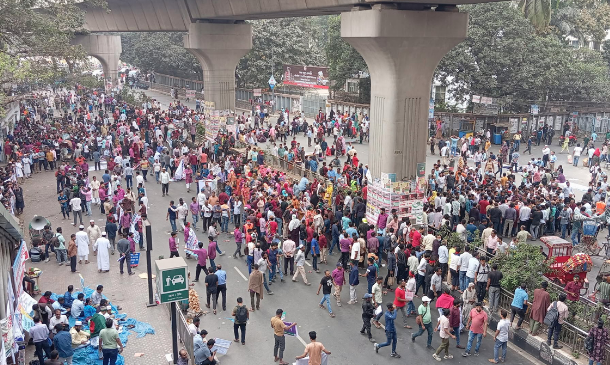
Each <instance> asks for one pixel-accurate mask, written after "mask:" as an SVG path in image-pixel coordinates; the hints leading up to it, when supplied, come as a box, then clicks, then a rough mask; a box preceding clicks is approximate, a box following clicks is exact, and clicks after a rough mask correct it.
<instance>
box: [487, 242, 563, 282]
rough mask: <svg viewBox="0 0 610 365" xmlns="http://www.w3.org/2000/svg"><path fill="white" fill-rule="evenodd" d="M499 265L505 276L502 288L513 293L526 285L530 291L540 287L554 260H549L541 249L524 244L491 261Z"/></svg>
mask: <svg viewBox="0 0 610 365" xmlns="http://www.w3.org/2000/svg"><path fill="white" fill-rule="evenodd" d="M491 264H498V270H500V271H501V272H502V274H503V279H502V282H501V284H502V287H503V288H504V289H506V290H508V291H510V292H511V293H512V292H514V291H515V289H516V288H517V287H518V286H519V285H521V284H522V283H525V284H526V285H527V288H528V289H529V290H533V289H535V288H538V287H539V286H540V283H541V281H542V280H544V279H543V278H542V277H543V276H544V274H546V273H547V272H549V268H550V265H551V264H552V260H547V259H546V257H545V256H544V255H543V254H542V252H540V247H538V246H532V245H528V244H527V243H522V244H519V245H517V247H516V248H514V249H511V250H509V251H507V253H505V254H498V255H496V257H494V258H493V260H491Z"/></svg>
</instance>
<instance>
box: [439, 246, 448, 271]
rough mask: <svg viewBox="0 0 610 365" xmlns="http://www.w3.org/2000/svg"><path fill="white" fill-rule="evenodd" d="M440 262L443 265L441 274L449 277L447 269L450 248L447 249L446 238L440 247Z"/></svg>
mask: <svg viewBox="0 0 610 365" xmlns="http://www.w3.org/2000/svg"><path fill="white" fill-rule="evenodd" d="M438 263H439V264H440V265H441V270H442V271H443V272H442V274H441V276H442V277H443V279H444V278H446V277H447V269H448V263H449V250H448V249H447V241H446V240H442V241H441V245H440V246H439V248H438Z"/></svg>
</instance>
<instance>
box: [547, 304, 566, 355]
mask: <svg viewBox="0 0 610 365" xmlns="http://www.w3.org/2000/svg"><path fill="white" fill-rule="evenodd" d="M565 301H566V294H565V293H561V294H559V298H558V300H556V301H554V302H553V303H551V305H550V306H549V308H548V309H547V312H546V316H545V317H544V324H546V325H547V326H548V327H549V335H548V337H547V340H546V344H547V345H549V346H550V345H551V338H553V341H554V343H553V348H554V349H560V348H562V347H563V346H561V345H560V344H559V342H558V339H559V334H560V333H561V326H562V325H563V323H564V321H565V319H566V318H567V317H568V306H567V305H566V304H565V303H564V302H565ZM553 334H554V337H553Z"/></svg>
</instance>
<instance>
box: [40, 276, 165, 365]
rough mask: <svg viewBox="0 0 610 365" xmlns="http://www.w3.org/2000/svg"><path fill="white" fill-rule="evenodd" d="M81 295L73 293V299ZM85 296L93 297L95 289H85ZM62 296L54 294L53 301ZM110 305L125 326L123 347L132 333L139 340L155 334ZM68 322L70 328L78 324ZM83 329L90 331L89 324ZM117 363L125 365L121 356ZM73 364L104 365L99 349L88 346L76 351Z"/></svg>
mask: <svg viewBox="0 0 610 365" xmlns="http://www.w3.org/2000/svg"><path fill="white" fill-rule="evenodd" d="M79 293H81V292H80V291H79V292H73V293H72V297H73V298H74V299H76V298H77V296H78V294H79ZM84 294H85V298H89V297H91V295H92V294H93V289H91V288H89V287H85V290H84ZM60 296H62V297H63V294H59V295H58V294H56V293H53V294H51V299H53V300H57V298H58V297H60ZM104 299H108V298H106V296H104ZM110 305H111V306H112V311H113V313H114V315H115V318H116V319H117V320H118V321H119V325H121V326H123V331H122V332H121V333H119V338H120V339H121V342H122V343H123V346H125V345H126V344H127V340H128V336H129V335H130V334H131V333H132V332H133V333H135V334H136V337H137V338H141V337H144V336H146V335H147V334H148V335H154V334H155V329H154V328H153V327H152V326H151V325H150V324H148V323H145V322H140V321H138V320H136V319H134V318H127V314H125V313H119V311H118V309H117V307H116V306H115V305H114V304H113V303H110ZM68 321H69V322H70V327H74V323H76V318H74V317H72V316H69V317H68ZM130 326H133V328H129V327H130ZM83 328H84V329H85V330H89V325H88V323H86V322H85V323H83ZM116 363H117V365H124V364H125V359H124V358H123V356H121V355H119V356H118V358H117V362H116ZM72 364H74V365H102V360H100V359H99V358H98V353H97V348H95V347H93V346H87V347H84V348H80V349H76V350H74V357H73V358H72Z"/></svg>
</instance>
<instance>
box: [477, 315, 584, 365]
mask: <svg viewBox="0 0 610 365" xmlns="http://www.w3.org/2000/svg"><path fill="white" fill-rule="evenodd" d="M499 321H500V316H498V315H491V316H489V328H488V330H490V331H492V333H495V331H496V328H497V326H498V322H499ZM508 345H509V346H511V345H513V346H514V347H516V348H517V349H518V350H522V355H524V356H525V355H529V356H528V357H532V360H536V362H538V363H540V364H548V365H581V364H585V363H587V360H588V359H587V356H586V355H584V356H581V357H580V358H579V359H574V357H573V356H572V355H571V353H568V352H567V351H569V350H566V351H563V350H554V349H553V348H552V347H551V346H549V345H547V344H546V342H545V341H544V340H543V339H542V338H540V337H538V336H530V335H529V333H528V332H527V331H526V330H517V331H515V330H513V329H512V328H511V330H510V331H509V333H508ZM564 349H567V348H566V347H564ZM581 359H582V360H581Z"/></svg>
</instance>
